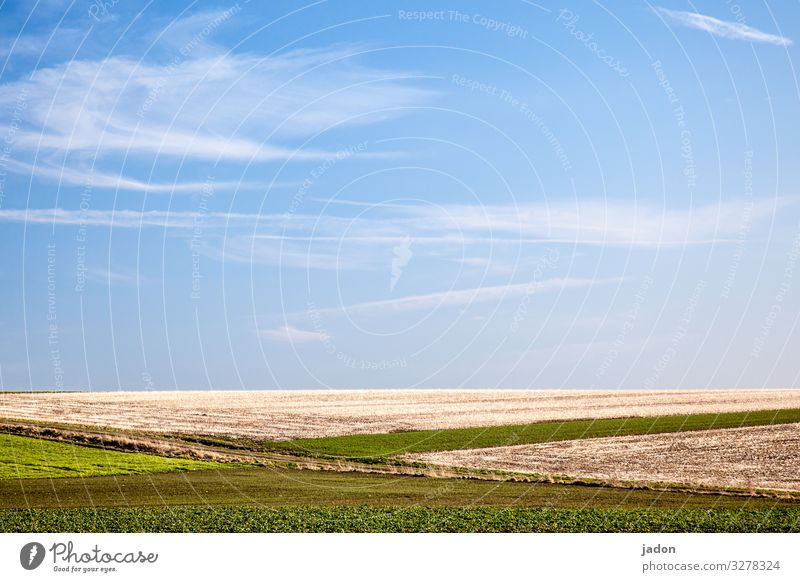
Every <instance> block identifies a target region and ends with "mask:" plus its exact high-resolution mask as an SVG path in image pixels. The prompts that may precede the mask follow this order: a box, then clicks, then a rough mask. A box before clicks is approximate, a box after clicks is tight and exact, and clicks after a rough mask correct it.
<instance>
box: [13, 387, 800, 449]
mask: <svg viewBox="0 0 800 582" xmlns="http://www.w3.org/2000/svg"><path fill="white" fill-rule="evenodd" d="M778 408H800V391H796V390H747V391H744V390H742V391H732V390H727V391H723V390H718V391H708V390H704V391H659V392H655V391H650V392H639V391H637V392H634V391H631V392H623V391H613V392H612V391H563V390H562V391H555V390H551V391H531V390H364V391H356V390H347V391H342V390H336V391H333V390H328V391H312V390H302V391H299V390H298V391H288V390H284V391H257V392H256V391H251V392H235V391H230V392H222V391H213V392H199V391H198V392H186V391H179V392H80V393H41V392H40V393H35V392H30V393H5V394H0V417H2V418H14V419H25V420H38V421H46V422H60V423H72V424H80V425H95V426H106V427H114V428H126V429H140V430H151V431H159V432H175V433H183V434H205V435H225V436H233V437H250V438H258V439H268V440H290V439H296V438H311V437H323V436H338V435H346V434H369V433H386V432H397V431H407V430H425V429H445V428H463V427H480V426H496V425H510V424H523V423H530V422H538V421H548V420H573V419H587V418H588V419H595V418H617V417H632V416H661V415H678V414H699V413H707V412H710V413H715V412H739V411H749V410H769V409H778Z"/></svg>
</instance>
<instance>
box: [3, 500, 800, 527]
mask: <svg viewBox="0 0 800 582" xmlns="http://www.w3.org/2000/svg"><path fill="white" fill-rule="evenodd" d="M797 531H800V509H756V510H745V511H742V510H731V509H711V510H697V509H673V510H663V509H633V510H631V509H549V508H519V507H516V508H515V507H511V508H506V507H433V508H431V507H375V506H369V505H366V506H355V507H347V506H345V507H277V508H268V507H241V506H239V507H235V506H233V507H231V506H229V507H207V506H189V507H186V506H184V507H130V508H113V509H33V510H10V511H0V532H27V533H39V532H84V533H104V532H286V533H293V532H372V533H381V532H481V533H489V532H658V533H661V532H731V533H753V532H797Z"/></svg>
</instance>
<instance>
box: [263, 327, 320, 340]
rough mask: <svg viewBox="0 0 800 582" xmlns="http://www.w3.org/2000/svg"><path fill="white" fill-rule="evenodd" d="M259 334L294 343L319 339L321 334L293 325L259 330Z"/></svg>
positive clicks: (265, 337)
mask: <svg viewBox="0 0 800 582" xmlns="http://www.w3.org/2000/svg"><path fill="white" fill-rule="evenodd" d="M258 335H259V336H260V337H261V338H262V339H265V340H270V341H279V342H289V343H292V344H300V343H307V342H312V341H319V339H320V334H319V332H316V331H306V330H304V329H298V328H296V327H292V326H291V325H284V326H282V327H278V328H275V329H262V330H259V332H258Z"/></svg>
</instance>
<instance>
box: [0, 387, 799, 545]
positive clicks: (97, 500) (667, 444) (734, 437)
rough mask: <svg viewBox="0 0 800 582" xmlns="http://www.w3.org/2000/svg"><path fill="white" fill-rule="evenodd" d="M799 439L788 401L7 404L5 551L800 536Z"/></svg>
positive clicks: (132, 397) (314, 397) (499, 396)
mask: <svg viewBox="0 0 800 582" xmlns="http://www.w3.org/2000/svg"><path fill="white" fill-rule="evenodd" d="M798 423H800V391H788V390H783V391H747V392H733V391H730V392H724V391H708V392H699V391H695V392H651V393H644V392H625V393H623V392H577V393H575V392H553V391H550V392H541V391H537V392H531V391H499V392H493V391H461V392H459V391H363V392H356V391H348V392H321V391H302V392H286V391H284V392H259V393H253V392H193V393H153V392H150V393H95V394H90V393H38V394H31V393H24V394H23V393H13V394H12V393H3V394H0V442H1V443H2V450H0V477H5V479H0V531H485V532H490V531H609V532H611V531H614V532H616V531H720V532H724V531H800V487H799V486H798V477H797V474H798V468H800V463H799V460H800V454H798V453H797V450H798V446H797V445H798V440H800V436H798V435H800V431H799V427H800V424H798ZM190 469H194V470H190ZM709 474H710V475H711V477H712V478H709ZM779 490H780V491H779Z"/></svg>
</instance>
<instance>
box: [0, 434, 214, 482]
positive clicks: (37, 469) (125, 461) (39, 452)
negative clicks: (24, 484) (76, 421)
mask: <svg viewBox="0 0 800 582" xmlns="http://www.w3.org/2000/svg"><path fill="white" fill-rule="evenodd" d="M220 467H224V465H221V464H218V463H214V462H207V461H195V460H192V459H175V458H167V457H159V456H157V455H147V454H143V453H122V452H117V451H106V450H103V449H99V448H91V447H80V446H76V445H71V444H67V443H58V442H52V441H46V440H41V439H32V438H26V437H20V436H14V435H9V434H1V433H0V479H31V478H36V477H91V476H96V475H130V474H137V473H162V472H165V471H191V470H198V469H214V468H220Z"/></svg>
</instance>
